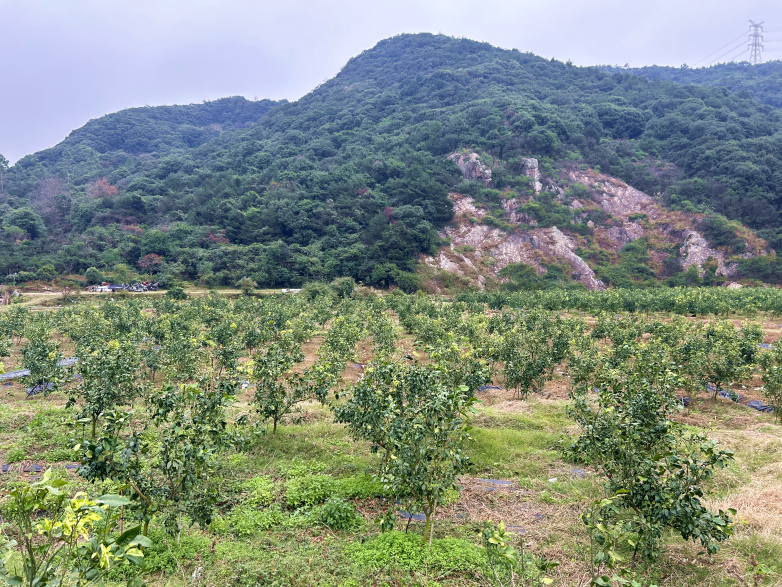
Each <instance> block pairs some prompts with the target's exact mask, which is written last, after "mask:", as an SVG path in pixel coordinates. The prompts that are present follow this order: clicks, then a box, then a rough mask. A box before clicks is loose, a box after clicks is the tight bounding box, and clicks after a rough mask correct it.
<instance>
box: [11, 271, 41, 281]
mask: <svg viewBox="0 0 782 587" xmlns="http://www.w3.org/2000/svg"><path fill="white" fill-rule="evenodd" d="M36 279H38V276H37V275H36V274H35V273H31V272H30V271H19V272H18V273H15V274H13V275H9V276H8V277H6V278H5V282H6V283H25V282H26V281H35V280H36Z"/></svg>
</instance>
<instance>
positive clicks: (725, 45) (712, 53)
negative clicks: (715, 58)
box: [693, 33, 744, 65]
mask: <svg viewBox="0 0 782 587" xmlns="http://www.w3.org/2000/svg"><path fill="white" fill-rule="evenodd" d="M743 38H744V34H743V33H742V34H741V35H739V36H738V37H736V38H735V39H733V40H732V41H731V42H730V43H725V44H724V45H723V46H722V47H720V48H719V49H717V51H712V52H711V53H709V54H708V55H706V57H704V58H703V59H699V60H698V61H696V62H695V63H693V65H698V64H699V63H700V62H701V61H706V60H707V59H708V58H709V57H711V56H712V55H714V54H715V53H717V52H718V51H722V50H723V49H724V48H725V47H727V46H728V45H732V44H733V43H735V42H736V41H738V40H739V39H743Z"/></svg>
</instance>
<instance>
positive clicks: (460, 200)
mask: <svg viewBox="0 0 782 587" xmlns="http://www.w3.org/2000/svg"><path fill="white" fill-rule="evenodd" d="M448 197H450V198H451V201H452V202H453V213H454V215H455V216H467V217H470V216H472V217H473V218H481V217H483V216H485V215H486V210H481V209H480V208H476V207H475V204H473V201H472V198H464V197H461V196H460V195H459V194H453V193H451V194H448Z"/></svg>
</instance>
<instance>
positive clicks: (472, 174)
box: [448, 152, 491, 187]
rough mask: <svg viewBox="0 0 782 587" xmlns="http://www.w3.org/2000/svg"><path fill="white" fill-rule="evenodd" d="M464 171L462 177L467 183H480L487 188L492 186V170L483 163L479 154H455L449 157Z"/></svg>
mask: <svg viewBox="0 0 782 587" xmlns="http://www.w3.org/2000/svg"><path fill="white" fill-rule="evenodd" d="M448 159H450V160H451V161H453V162H454V163H456V165H457V166H458V167H459V169H461V170H462V175H463V176H464V179H465V180H467V181H479V182H481V183H483V185H485V186H487V187H488V186H490V185H491V168H490V167H489V166H488V165H485V164H484V163H481V159H480V156H479V155H478V153H469V154H466V155H465V154H464V153H458V152H457V153H454V154H452V155H450V156H449V157H448Z"/></svg>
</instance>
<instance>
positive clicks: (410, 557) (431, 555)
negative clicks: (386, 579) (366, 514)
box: [345, 532, 486, 573]
mask: <svg viewBox="0 0 782 587" xmlns="http://www.w3.org/2000/svg"><path fill="white" fill-rule="evenodd" d="M345 554H346V556H347V557H348V558H349V559H350V560H352V561H353V562H354V563H356V564H357V565H358V566H360V567H364V568H369V569H376V568H384V567H396V568H399V569H403V570H408V571H413V570H417V569H422V568H428V569H431V570H436V571H438V572H440V573H464V572H475V571H480V570H481V569H483V568H484V566H485V565H486V555H485V553H484V551H483V550H482V549H481V548H480V547H478V546H476V545H475V544H471V543H470V542H467V541H466V540H461V539H458V538H440V539H435V540H433V541H432V546H431V547H429V548H425V547H424V545H423V544H422V542H421V536H420V535H418V534H406V533H404V532H386V533H384V534H381V535H380V536H378V537H376V538H373V539H372V540H368V541H367V542H364V543H363V544H362V543H359V542H354V543H353V544H349V545H348V546H347V547H346V548H345Z"/></svg>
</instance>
